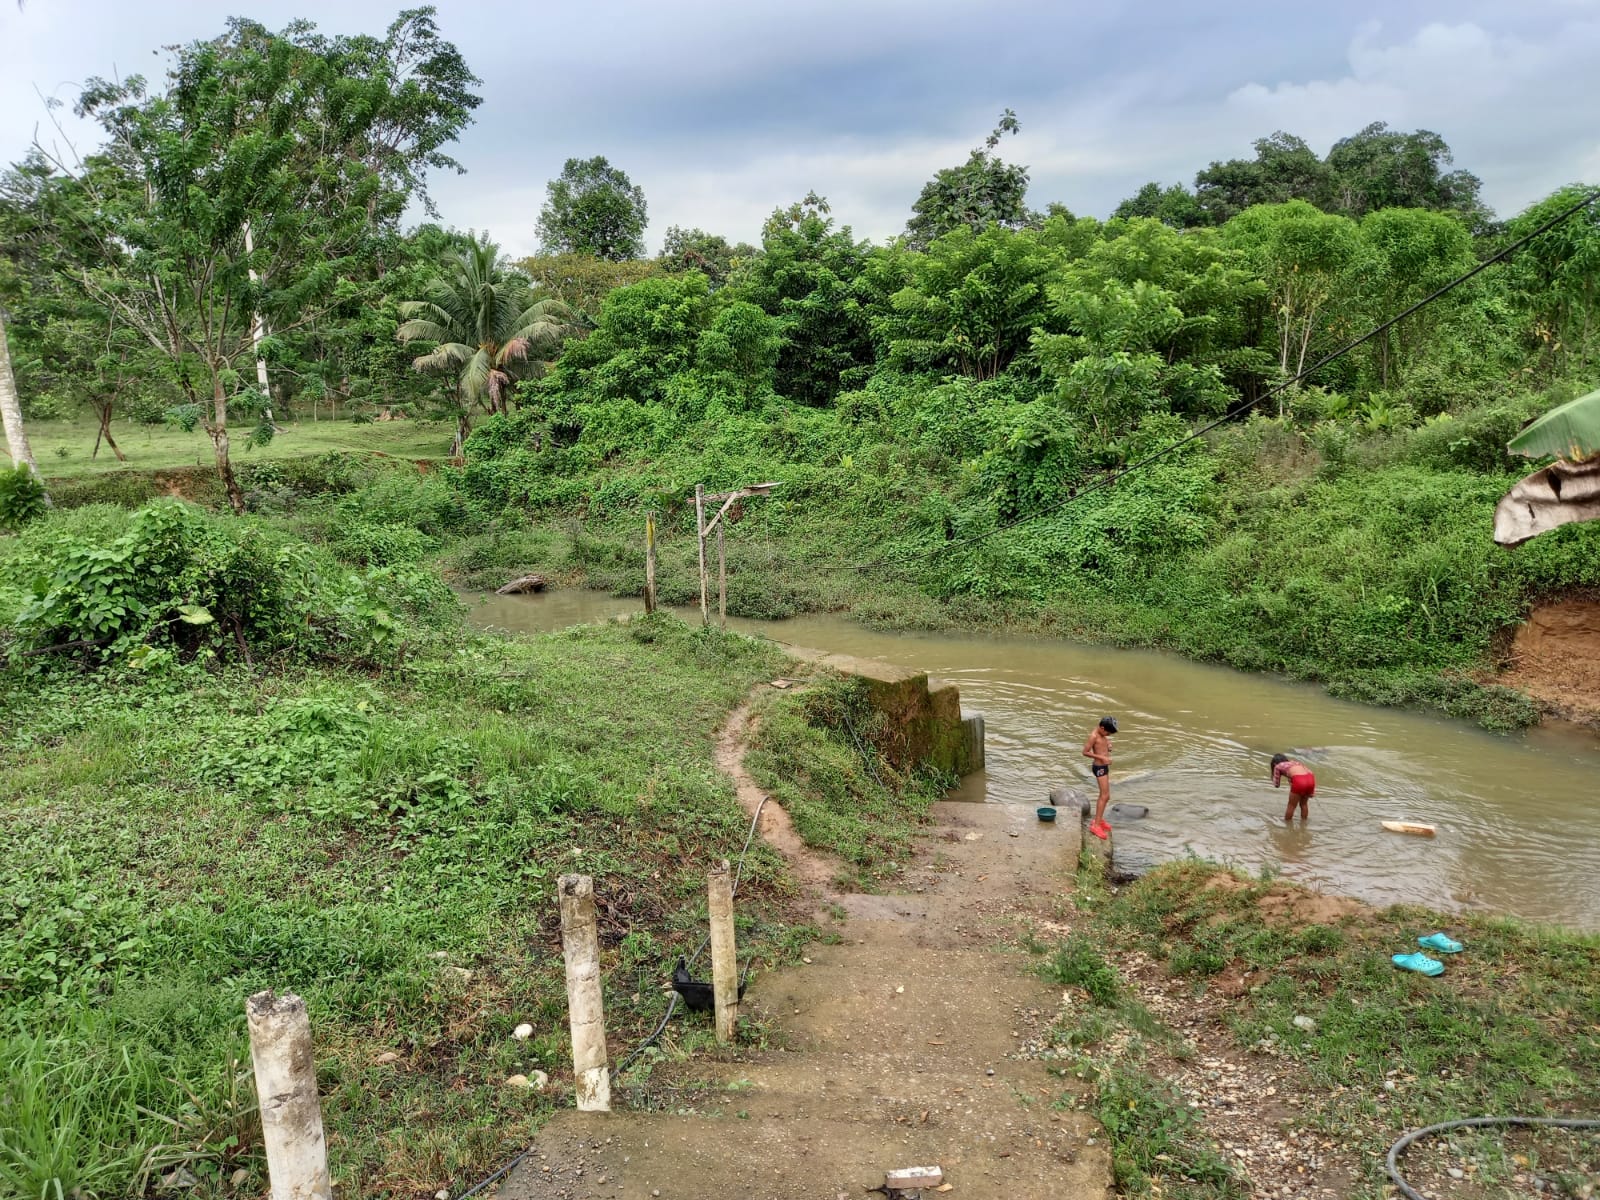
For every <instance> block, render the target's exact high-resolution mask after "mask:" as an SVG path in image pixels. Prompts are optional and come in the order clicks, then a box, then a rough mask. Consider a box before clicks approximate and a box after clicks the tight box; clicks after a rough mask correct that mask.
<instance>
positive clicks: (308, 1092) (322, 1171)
mask: <svg viewBox="0 0 1600 1200" xmlns="http://www.w3.org/2000/svg"><path fill="white" fill-rule="evenodd" d="M244 1011H245V1020H246V1023H247V1024H248V1025H249V1027H250V1062H251V1065H252V1066H253V1067H254V1068H255V1077H256V1098H257V1099H258V1100H259V1102H260V1105H261V1141H262V1143H263V1145H264V1146H265V1147H266V1151H267V1175H268V1178H269V1179H270V1180H271V1182H272V1200H332V1196H333V1188H332V1183H331V1180H330V1179H329V1177H328V1143H327V1139H326V1138H324V1137H323V1133H322V1103H321V1101H320V1100H318V1098H317V1070H316V1062H315V1060H314V1059H313V1057H312V1053H311V1022H310V1021H309V1020H308V1019H307V1017H306V1002H305V1001H304V1000H302V999H300V997H299V996H296V995H294V994H292V993H289V994H285V995H283V996H274V995H273V994H272V993H271V992H257V993H256V994H255V995H254V996H251V997H250V999H249V1000H248V1001H246V1003H245V1006H244Z"/></svg>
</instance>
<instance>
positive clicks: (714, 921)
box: [707, 859, 739, 1044]
mask: <svg viewBox="0 0 1600 1200" xmlns="http://www.w3.org/2000/svg"><path fill="white" fill-rule="evenodd" d="M707 883H708V898H707V907H708V908H709V909H710V912H711V989H712V993H713V994H714V996H715V997H716V1003H717V1041H719V1042H722V1043H724V1044H726V1043H729V1042H732V1041H733V1034H734V1026H735V1025H736V1024H737V1022H738V1019H739V951H738V947H737V946H736V945H735V942H734V936H733V875H732V873H731V872H730V870H729V866H728V860H727V859H723V860H722V865H721V866H720V867H718V868H717V869H716V870H714V871H712V872H711V874H710V876H709V878H708V880H707Z"/></svg>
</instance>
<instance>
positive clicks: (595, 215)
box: [538, 156, 646, 262]
mask: <svg viewBox="0 0 1600 1200" xmlns="http://www.w3.org/2000/svg"><path fill="white" fill-rule="evenodd" d="M645 211H646V210H645V202H644V189H643V188H640V187H635V186H634V184H633V181H632V180H630V179H629V178H628V176H627V173H626V172H625V171H623V170H622V169H621V168H619V167H613V166H612V165H611V164H610V163H609V162H607V161H606V160H605V159H604V158H603V157H600V156H596V157H594V158H569V159H567V161H566V165H565V166H563V167H562V168H561V175H560V176H559V177H558V178H556V179H552V180H551V181H550V183H549V186H548V189H547V199H546V200H545V203H544V207H543V208H542V209H541V210H540V211H539V227H538V228H539V243H540V249H541V250H542V251H543V252H544V253H545V254H592V255H594V256H595V257H596V258H606V259H610V260H612V261H613V262H621V261H622V260H624V259H629V258H638V257H639V256H640V255H641V254H642V253H643V252H644V227H645Z"/></svg>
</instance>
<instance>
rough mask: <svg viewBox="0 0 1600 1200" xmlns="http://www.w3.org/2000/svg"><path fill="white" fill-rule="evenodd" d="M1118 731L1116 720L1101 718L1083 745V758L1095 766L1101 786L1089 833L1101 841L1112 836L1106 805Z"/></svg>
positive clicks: (1095, 775) (1109, 800) (1109, 792)
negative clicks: (1112, 743) (1115, 736)
mask: <svg viewBox="0 0 1600 1200" xmlns="http://www.w3.org/2000/svg"><path fill="white" fill-rule="evenodd" d="M1116 731H1117V722H1116V718H1114V717H1101V718H1100V723H1099V724H1098V725H1096V726H1095V727H1094V732H1093V733H1091V734H1090V735H1089V740H1088V741H1087V742H1085V743H1084V744H1083V756H1084V757H1085V758H1087V759H1088V760H1089V761H1090V762H1091V763H1092V764H1093V766H1092V768H1091V769H1092V770H1093V771H1094V777H1095V780H1096V782H1098V783H1099V784H1100V801H1099V803H1098V804H1096V805H1095V809H1094V820H1093V821H1092V822H1090V824H1089V832H1090V833H1092V834H1094V835H1095V837H1097V838H1101V839H1104V838H1107V837H1110V836H1111V826H1109V825H1107V824H1106V805H1107V804H1109V803H1111V735H1112V734H1113V733H1115V732H1116Z"/></svg>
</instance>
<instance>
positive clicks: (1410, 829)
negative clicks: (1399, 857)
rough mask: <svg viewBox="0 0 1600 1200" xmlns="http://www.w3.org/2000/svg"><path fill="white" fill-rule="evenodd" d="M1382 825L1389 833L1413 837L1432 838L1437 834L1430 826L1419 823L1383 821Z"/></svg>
mask: <svg viewBox="0 0 1600 1200" xmlns="http://www.w3.org/2000/svg"><path fill="white" fill-rule="evenodd" d="M1382 824H1383V827H1384V828H1385V829H1387V830H1388V831H1389V832H1390V833H1409V834H1411V835H1413V836H1414V837H1432V836H1433V835H1434V834H1435V833H1437V832H1438V831H1437V830H1436V829H1435V828H1434V827H1433V826H1432V825H1424V824H1422V823H1421V822H1419V821H1384V822H1382Z"/></svg>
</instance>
